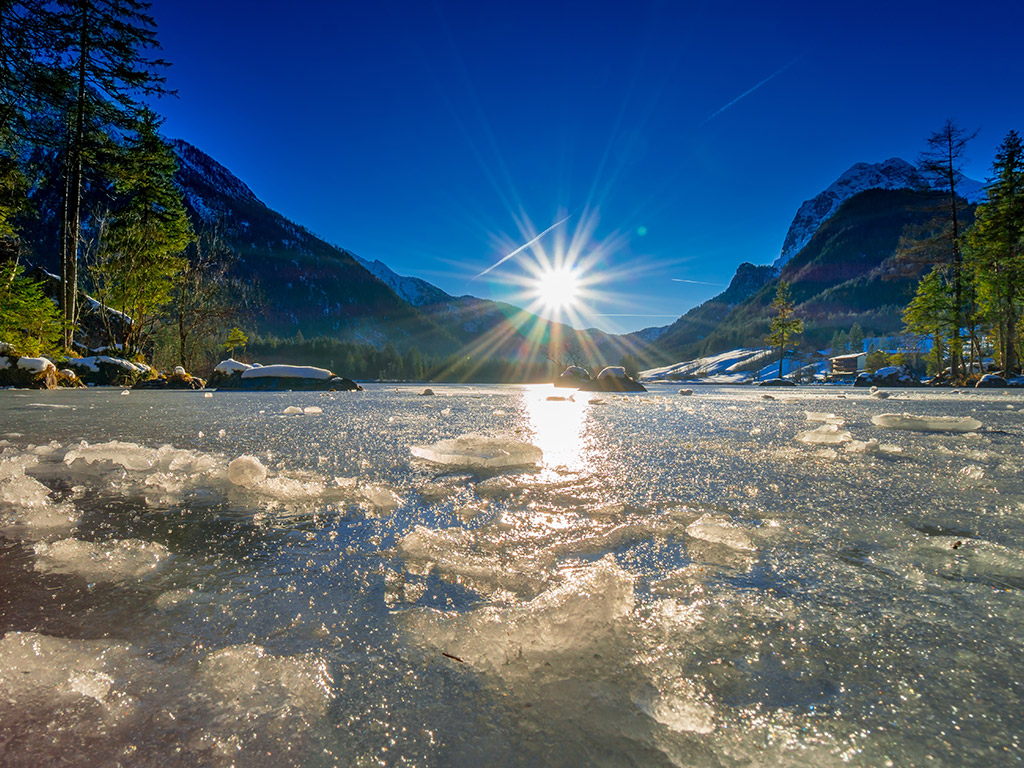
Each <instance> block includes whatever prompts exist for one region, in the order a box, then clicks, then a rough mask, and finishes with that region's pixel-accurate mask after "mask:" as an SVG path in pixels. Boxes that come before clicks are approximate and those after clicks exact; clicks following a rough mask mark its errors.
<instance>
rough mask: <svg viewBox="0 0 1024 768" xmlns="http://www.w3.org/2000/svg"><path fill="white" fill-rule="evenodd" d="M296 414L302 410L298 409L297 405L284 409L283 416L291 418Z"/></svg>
mask: <svg viewBox="0 0 1024 768" xmlns="http://www.w3.org/2000/svg"><path fill="white" fill-rule="evenodd" d="M298 413H302V409H301V408H299V407H298V406H297V405H289V406H288V407H287V408H285V409H284V414H285V415H286V416H293V415H295V414H298Z"/></svg>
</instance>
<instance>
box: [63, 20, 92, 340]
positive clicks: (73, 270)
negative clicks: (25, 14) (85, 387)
mask: <svg viewBox="0 0 1024 768" xmlns="http://www.w3.org/2000/svg"><path fill="white" fill-rule="evenodd" d="M87 23H88V15H87V9H86V7H85V5H84V4H83V5H82V7H81V17H80V19H79V24H80V25H81V26H80V28H79V30H78V87H77V93H76V96H77V98H76V99H75V125H74V129H73V132H72V135H71V137H70V141H69V143H68V151H67V168H66V169H65V178H66V182H65V188H64V212H63V213H64V215H63V222H62V224H63V226H62V230H63V231H62V232H61V281H62V290H61V311H62V313H63V315H64V323H65V330H64V346H65V348H67V349H70V348H71V342H72V340H73V338H74V332H75V331H74V328H75V325H76V323H77V322H78V307H77V306H76V304H77V299H78V242H79V238H80V237H81V229H82V144H83V142H84V140H85V97H86V92H85V85H86V83H85V74H86V59H87V57H88V53H89V50H88V47H89V38H88V35H87V34H86V26H87Z"/></svg>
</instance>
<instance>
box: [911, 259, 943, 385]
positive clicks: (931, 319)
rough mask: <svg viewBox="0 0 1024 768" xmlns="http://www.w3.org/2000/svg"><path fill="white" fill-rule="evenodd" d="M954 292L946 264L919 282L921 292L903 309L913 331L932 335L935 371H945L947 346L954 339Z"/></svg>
mask: <svg viewBox="0 0 1024 768" xmlns="http://www.w3.org/2000/svg"><path fill="white" fill-rule="evenodd" d="M953 301H954V300H953V294H952V291H951V290H950V289H949V286H948V285H947V283H946V280H945V277H944V270H943V268H942V267H934V268H932V270H931V271H930V272H928V274H926V275H925V276H924V277H923V278H921V281H920V282H919V283H918V284H917V292H916V293H915V295H914V298H913V300H912V301H911V302H910V304H909V306H908V307H907V308H906V309H905V310H904V311H903V322H904V323H905V324H906V327H907V330H908V331H909V332H910V333H915V334H919V335H921V336H931V338H932V351H933V352H934V354H935V362H934V373H941V372H942V369H943V367H944V366H943V360H944V353H945V349H946V347H947V346H948V344H949V343H950V341H951V339H952V338H953V325H954V323H955V322H956V321H955V320H954V312H953Z"/></svg>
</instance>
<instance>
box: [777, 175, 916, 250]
mask: <svg viewBox="0 0 1024 768" xmlns="http://www.w3.org/2000/svg"><path fill="white" fill-rule="evenodd" d="M927 188H928V181H927V179H925V177H924V176H923V175H922V174H921V172H920V171H918V170H917V168H915V167H914V166H913V165H911V164H910V163H908V162H907V161H906V160H902V159H900V158H898V157H893V158H890V159H888V160H886V161H885V162H884V163H857V164H856V165H854V166H853V167H851V168H850V169H849V170H847V171H846V172H845V173H843V174H842V175H841V176H840V177H839V178H838V179H836V180H835V181H834V182H833V183H832V184H831V185H830V186H829V187H828V189H826V190H825V191H824V192H822V193H820V194H818V195H816V196H815V197H812V198H811V199H810V200H807V201H805V202H804V204H803V205H801V206H800V210H798V211H797V212H796V216H795V217H794V218H793V223H792V224H790V225H789V231H788V232H786V239H785V241H784V242H783V244H782V253H780V254H779V257H778V258H777V259H776V260H775V263H774V264H772V266H773V267H775V268H776V269H779V268H781V267H782V265H783V264H785V263H786V262H787V261H789V260H790V259H791V258H792V257H793V256H795V255H796V254H797V253H798V252H799V251H800V249H801V248H803V247H804V246H805V245H807V243H808V242H810V239H811V237H813V236H814V233H815V232H817V231H818V227H820V226H821V224H822V223H823V222H824V221H825V220H826V219H828V218H829V217H830V216H831V215H832V214H833V213H835V212H836V211H837V210H839V206H840V205H842V204H843V203H844V202H845V201H846V200H849V199H850V198H851V197H853V196H854V195H856V194H859V193H860V192H863V191H865V190H868V189H927Z"/></svg>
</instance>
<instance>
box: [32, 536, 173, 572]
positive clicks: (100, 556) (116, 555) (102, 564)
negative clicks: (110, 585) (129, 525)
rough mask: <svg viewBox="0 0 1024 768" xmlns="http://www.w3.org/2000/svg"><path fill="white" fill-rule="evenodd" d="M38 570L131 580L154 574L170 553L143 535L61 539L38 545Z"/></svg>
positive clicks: (36, 550)
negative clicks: (99, 539)
mask: <svg viewBox="0 0 1024 768" xmlns="http://www.w3.org/2000/svg"><path fill="white" fill-rule="evenodd" d="M35 553H36V570H38V571H43V572H46V573H64V574H71V575H75V576H80V577H82V578H83V579H86V580H87V581H127V580H129V579H140V578H143V577H145V576H150V575H152V574H153V573H154V572H155V571H156V569H157V568H158V567H159V566H160V564H161V563H162V562H164V561H165V560H167V558H168V557H169V556H170V553H169V552H168V550H167V547H165V546H163V545H162V544H157V543H155V542H151V541H142V540H140V539H120V540H114V541H107V542H91V541H78V540H77V539H61V540H60V541H55V542H53V543H52V544H49V543H46V542H41V543H39V544H36V545H35Z"/></svg>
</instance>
